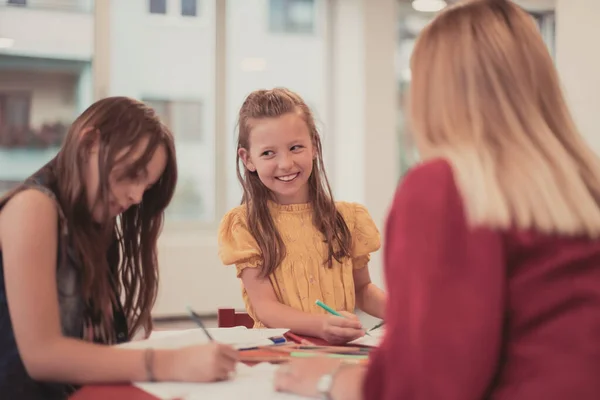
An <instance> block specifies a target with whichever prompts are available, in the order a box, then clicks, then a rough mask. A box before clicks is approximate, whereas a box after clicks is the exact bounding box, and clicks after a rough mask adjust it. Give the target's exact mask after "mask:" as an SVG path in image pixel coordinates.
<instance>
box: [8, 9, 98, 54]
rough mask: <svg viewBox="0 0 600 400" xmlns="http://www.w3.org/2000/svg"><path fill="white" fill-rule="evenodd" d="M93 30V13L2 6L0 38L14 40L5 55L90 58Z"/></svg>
mask: <svg viewBox="0 0 600 400" xmlns="http://www.w3.org/2000/svg"><path fill="white" fill-rule="evenodd" d="M98 1H105V0H98ZM74 32H76V34H74ZM93 32H94V18H93V15H92V14H91V13H85V12H74V11H60V10H53V9H47V8H39V9H38V8H30V7H0V37H3V38H9V39H13V40H14V44H13V46H12V47H11V48H8V49H0V53H2V54H12V55H21V56H28V57H49V58H57V59H69V60H85V61H89V60H90V59H91V57H92V49H93V45H92V44H93Z"/></svg>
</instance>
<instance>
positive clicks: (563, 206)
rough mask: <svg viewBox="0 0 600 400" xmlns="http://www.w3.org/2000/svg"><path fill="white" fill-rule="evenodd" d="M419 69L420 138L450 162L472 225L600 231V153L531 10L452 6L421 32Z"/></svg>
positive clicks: (482, 0)
mask: <svg viewBox="0 0 600 400" xmlns="http://www.w3.org/2000/svg"><path fill="white" fill-rule="evenodd" d="M411 68H412V82H411V90H410V95H411V102H410V108H411V110H410V114H411V124H412V128H413V131H414V132H415V139H416V142H417V146H418V147H419V150H420V152H421V155H422V157H423V158H424V159H428V158H433V157H442V158H445V159H447V160H448V161H449V162H450V164H451V165H452V167H453V171H454V176H455V179H456V181H457V184H458V186H459V190H460V192H461V194H462V197H463V200H464V202H465V209H466V213H467V217H468V219H469V222H470V223H471V224H472V225H480V226H481V225H483V226H488V227H491V228H499V229H510V228H518V229H523V230H530V229H531V230H536V231H539V232H542V233H547V234H567V235H586V236H590V237H595V236H598V235H599V234H600V208H599V206H598V201H599V200H600V182H599V180H598V176H599V174H600V160H599V159H598V157H596V155H595V154H594V153H593V152H592V150H591V149H590V148H589V146H588V145H587V144H586V142H585V141H584V139H583V138H582V137H581V135H580V134H579V132H578V131H577V128H576V127H575V124H574V122H573V119H572V117H571V115H570V113H569V110H568V108H567V106H566V102H565V100H564V97H563V94H562V92H561V88H560V83H559V79H558V75H557V72H556V70H555V68H554V65H553V62H552V58H551V56H550V54H549V53H548V50H547V48H546V46H545V44H544V42H543V40H542V38H541V36H540V34H539V32H538V30H537V27H536V25H535V22H534V21H533V19H532V18H531V16H530V15H529V14H528V13H526V12H525V11H524V10H522V9H521V8H520V7H518V6H516V5H515V4H513V3H512V2H510V1H508V0H471V1H466V2H462V3H459V4H457V5H455V6H453V7H449V8H448V9H446V10H445V11H444V12H442V13H441V14H440V15H439V16H437V17H436V18H435V19H434V20H433V21H432V22H431V23H430V24H429V25H428V26H427V27H426V28H425V29H424V30H423V32H422V33H421V35H420V37H419V38H418V40H417V42H416V45H415V48H414V52H413V57H412V60H411Z"/></svg>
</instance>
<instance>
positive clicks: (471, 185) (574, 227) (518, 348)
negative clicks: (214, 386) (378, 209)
mask: <svg viewBox="0 0 600 400" xmlns="http://www.w3.org/2000/svg"><path fill="white" fill-rule="evenodd" d="M412 76H413V81H412V86H411V121H412V124H413V128H414V129H413V131H414V132H415V138H416V141H417V143H418V147H419V151H420V153H421V156H422V158H423V160H424V162H423V163H422V164H421V165H419V166H418V167H416V168H414V169H413V170H412V171H411V172H410V173H409V174H408V175H407V176H406V178H405V179H404V180H403V182H402V184H401V185H400V187H399V189H398V192H397V194H396V197H395V199H394V203H393V206H392V209H391V212H390V215H389V219H388V223H387V229H386V246H385V263H386V272H387V282H388V286H389V287H388V289H389V292H388V293H389V297H388V308H387V310H386V319H387V321H386V326H387V330H386V337H385V339H384V340H383V343H382V345H381V347H380V349H379V350H378V351H376V352H375V354H374V355H373V356H372V360H371V363H370V365H369V367H368V368H362V367H351V366H346V367H340V364H339V363H338V362H336V361H331V360H301V361H300V362H297V363H292V364H289V365H287V366H284V367H282V368H281V369H280V370H279V372H278V374H277V377H276V388H277V390H281V391H287V392H295V393H299V394H303V395H307V396H322V397H323V398H329V399H335V400H338V399H379V400H402V399H420V400H429V399H444V400H453V399H457V400H470V399H484V398H486V399H487V398H490V399H494V400H505V399H510V400H522V399H528V400H529V399H544V400H554V399H556V400H558V399H560V400H564V399H578V400H597V399H600V379H598V377H599V376H600V240H599V236H600V207H599V203H600V161H599V159H598V158H597V157H596V155H594V154H593V153H592V151H591V150H590V148H589V147H588V146H587V144H586V143H585V141H584V140H583V138H582V137H581V136H580V134H579V133H578V132H577V129H576V127H575V125H574V123H573V120H572V118H571V115H570V113H569V110H568V109H567V106H566V105H565V100H564V98H563V95H562V94H561V90H560V85H559V80H558V77H557V73H556V71H555V69H554V66H553V63H552V60H551V58H550V56H549V54H548V52H547V50H546V47H545V45H544V43H543V41H542V39H541V37H540V35H539V34H538V32H537V29H536V26H535V24H534V21H533V20H532V19H531V18H530V16H529V15H528V14H527V13H526V12H525V11H523V10H521V9H520V8H519V7H517V6H516V5H514V4H513V3H511V2H509V1H507V0H474V1H469V2H461V3H459V4H457V5H456V6H454V7H450V8H448V9H447V10H446V11H444V12H443V13H441V14H440V15H439V16H438V17H437V18H436V19H435V20H434V21H433V22H432V23H431V24H430V25H429V26H428V27H427V28H426V29H425V30H424V31H423V32H422V34H421V36H420V38H419V39H418V41H417V44H416V46H415V49H414V55H413V59H412Z"/></svg>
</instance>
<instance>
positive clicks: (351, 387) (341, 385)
mask: <svg viewBox="0 0 600 400" xmlns="http://www.w3.org/2000/svg"><path fill="white" fill-rule="evenodd" d="M365 373H366V367H362V366H360V367H359V366H352V367H345V368H342V369H340V370H339V372H338V373H337V374H336V376H335V378H334V381H333V386H332V388H331V398H332V399H333V400H341V399H343V400H362V398H363V395H362V393H363V387H362V386H363V382H364V379H365Z"/></svg>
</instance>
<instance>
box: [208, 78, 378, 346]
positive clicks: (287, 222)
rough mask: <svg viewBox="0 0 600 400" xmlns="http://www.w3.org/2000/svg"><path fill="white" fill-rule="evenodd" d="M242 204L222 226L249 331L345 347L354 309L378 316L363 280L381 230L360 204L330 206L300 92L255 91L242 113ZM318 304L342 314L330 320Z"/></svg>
mask: <svg viewBox="0 0 600 400" xmlns="http://www.w3.org/2000/svg"><path fill="white" fill-rule="evenodd" d="M238 124H239V138H238V152H237V168H238V178H239V181H240V183H241V184H242V187H243V189H244V196H243V200H242V205H241V206H239V207H236V208H234V209H233V210H231V211H230V212H229V213H228V214H227V215H226V216H225V217H224V218H223V221H222V223H221V227H220V231H219V240H220V256H221V259H222V261H223V263H224V264H226V265H231V264H235V265H236V268H237V276H238V277H239V278H240V279H241V280H242V283H243V297H244V301H245V303H246V309H247V310H248V313H249V314H250V316H252V318H253V319H254V321H255V327H264V326H268V327H272V328H289V329H291V330H292V331H294V332H297V333H300V334H304V335H309V336H315V337H321V338H324V339H326V340H327V341H329V342H332V343H345V342H348V341H351V340H353V339H356V338H358V337H360V336H362V335H363V334H364V331H363V330H362V326H361V324H360V321H358V319H357V318H356V316H355V315H354V314H352V313H353V312H354V309H355V306H358V308H360V309H362V310H364V311H365V312H367V313H369V314H371V315H374V316H377V317H380V318H382V317H383V310H384V303H385V296H384V293H383V292H382V291H381V290H380V289H379V288H377V287H376V286H375V285H373V283H371V279H370V276H369V270H368V265H367V264H368V262H369V257H370V253H372V252H374V251H376V250H377V249H378V248H379V232H378V231H377V228H376V227H375V224H374V223H373V220H372V219H371V217H370V216H369V213H368V212H367V210H366V208H365V207H363V206H361V205H359V204H353V203H345V202H338V203H336V202H334V200H333V196H332V194H331V189H330V187H329V182H328V180H327V175H326V174H325V170H324V169H323V157H322V153H321V140H320V137H319V133H318V131H317V129H316V127H315V121H314V119H313V116H312V112H311V110H310V109H309V107H308V106H307V105H306V103H305V102H304V101H303V100H302V98H301V97H300V96H298V95H297V94H296V93H294V92H292V91H290V90H288V89H284V88H275V89H272V90H257V91H255V92H253V93H251V94H250V95H249V96H248V97H247V98H246V100H245V102H244V104H243V105H242V107H241V109H240V112H239V121H238ZM316 300H321V301H323V302H324V303H325V304H328V305H329V306H330V307H332V308H335V309H336V310H338V311H341V312H342V313H344V317H343V318H342V317H338V316H332V315H328V314H326V312H325V311H324V310H323V309H321V308H320V307H318V306H317V305H316V304H315V302H316Z"/></svg>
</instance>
